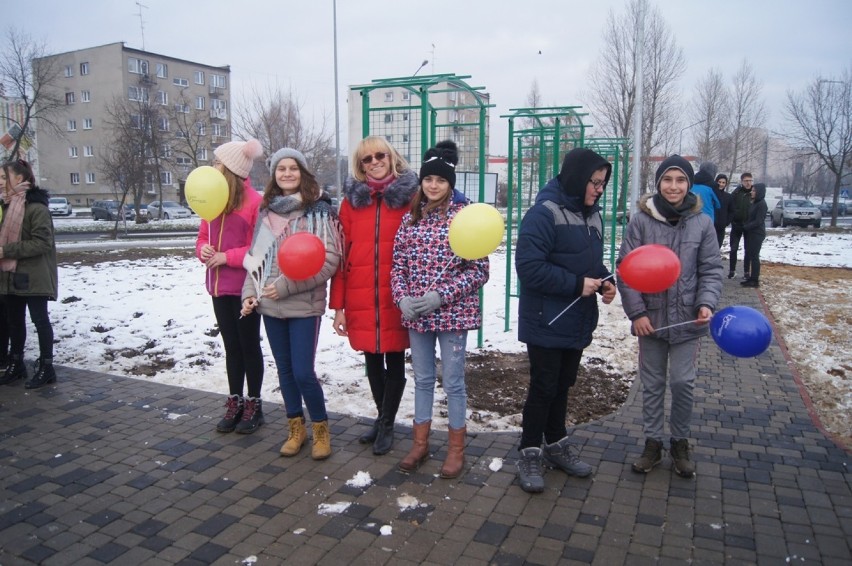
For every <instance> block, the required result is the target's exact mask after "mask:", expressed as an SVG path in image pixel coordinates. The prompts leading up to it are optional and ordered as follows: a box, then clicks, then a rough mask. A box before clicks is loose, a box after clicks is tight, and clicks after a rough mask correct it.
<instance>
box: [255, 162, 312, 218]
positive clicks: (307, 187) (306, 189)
mask: <svg viewBox="0 0 852 566" xmlns="http://www.w3.org/2000/svg"><path fill="white" fill-rule="evenodd" d="M284 159H293V158H292V157H285V158H284ZM284 159H282V160H281V161H284ZM293 161H295V162H296V165H298V166H299V173H300V174H301V175H300V177H301V179H300V181H299V194H300V195H302V208H308V207H310V206H311V205H313V204H314V203H315V202H316V201H318V200H319V197H320V192H321V190H320V186H319V183H318V182H317V178H316V177H314V174H313V173H311V172H310V171H308V170H307V169H305V168H304V167H302V164H301V163H299V160H298V159H293ZM275 166H276V167H278V163H276V164H275ZM283 194H284V191H282V190H281V187H279V186H278V181H276V180H275V170H274V169H273V170H272V178H271V179H269V182H268V183H266V188H265V189H264V190H263V202H262V203H261V204H260V208H269V203H271V202H272V199H274V198H275V197H277V196H279V195H283Z"/></svg>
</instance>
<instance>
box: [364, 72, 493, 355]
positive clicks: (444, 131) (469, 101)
mask: <svg viewBox="0 0 852 566" xmlns="http://www.w3.org/2000/svg"><path fill="white" fill-rule="evenodd" d="M469 78H470V76H469V75H456V74H454V73H444V74H438V75H421V76H413V77H395V78H387V79H376V80H373V81H372V82H370V83H369V84H363V85H355V86H352V87H350V90H352V91H357V92H358V94H359V96H360V99H361V137H362V138H364V137H367V136H371V135H373V136H376V135H378V136H384V137H385V138H386V139H387V140H388V142H389V143H390V144H392V145H393V146H394V148H396V150H397V151H398V152H399V153H400V154H402V156H403V157H405V158H406V160H407V161H408V162H409V164H410V165H411V167H412V169H414V170H415V171H417V170H418V169H419V168H420V163H421V161H422V158H423V152H424V151H425V150H426V149H428V148H429V147H433V146H434V145H435V144H436V143H437V142H439V141H441V140H445V139H450V140H453V141H454V142H456V144H457V145H458V147H459V163H458V165H457V166H456V169H457V171H459V172H478V173H480V174H479V175H478V177H479V179H478V180H479V190H478V197H477V199H476V200H477V202H484V201H485V175H484V173H485V172H486V171H487V170H488V167H487V160H486V152H487V148H488V108H491V107H493V106H494V105H493V104H491V103H490V102H489V97H488V95H487V94H486V93H485V92H484V90H485V87H482V86H476V87H474V86H470V85H469V84H468V83H467V79H469ZM397 93H399V94H400V97H399V102H401V104H397V98H396V94H397ZM371 95H374V97H375V96H381V97H382V99H380V100H372V101H371ZM389 103H390V104H389ZM480 304H484V303H483V296H482V291H481V290H480ZM483 312H484V309H483ZM482 345H483V335H482V328H481V327H480V329H479V334H478V346H479V347H480V348H481V347H482Z"/></svg>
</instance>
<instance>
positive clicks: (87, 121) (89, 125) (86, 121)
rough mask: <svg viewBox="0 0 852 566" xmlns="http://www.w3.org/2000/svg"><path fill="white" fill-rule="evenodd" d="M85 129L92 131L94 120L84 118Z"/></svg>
mask: <svg viewBox="0 0 852 566" xmlns="http://www.w3.org/2000/svg"><path fill="white" fill-rule="evenodd" d="M83 129H84V130H91V129H92V119H91V118H83Z"/></svg>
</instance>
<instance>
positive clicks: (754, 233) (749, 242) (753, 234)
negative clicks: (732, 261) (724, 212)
mask: <svg viewBox="0 0 852 566" xmlns="http://www.w3.org/2000/svg"><path fill="white" fill-rule="evenodd" d="M767 210H768V206H767V204H766V185H765V184H763V183H755V185H754V186H753V187H752V189H751V207H750V208H749V209H748V218H747V219H746V222H745V224H743V232H744V233H745V236H746V239H745V241H746V257H747V258H748V261H749V263H748V264H747V265H745V267H743V269H744V270H745V271H747V272H748V273H749V275H750V277H749V278H748V279H746V280H745V281H742V282H741V283H740V285H742V286H743V287H760V248H761V247H763V240H764V239H766V213H767Z"/></svg>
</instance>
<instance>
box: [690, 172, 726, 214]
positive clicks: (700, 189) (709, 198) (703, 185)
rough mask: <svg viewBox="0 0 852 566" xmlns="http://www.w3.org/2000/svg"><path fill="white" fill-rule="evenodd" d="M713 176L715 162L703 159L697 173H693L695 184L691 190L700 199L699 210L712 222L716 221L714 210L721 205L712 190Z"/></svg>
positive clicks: (713, 184)
mask: <svg viewBox="0 0 852 566" xmlns="http://www.w3.org/2000/svg"><path fill="white" fill-rule="evenodd" d="M715 176H716V164H715V163H712V162H710V161H705V162H704V163H702V164H701V165H700V166H699V169H698V173H696V174H695V184H694V185H693V186H692V192H693V193H695V194H696V195H698V197H699V198H700V199H701V212H703V213H704V214H706V215H707V216H709V217H710V219H711V220H713V222H714V223H715V221H716V210H717V209H718V208H719V207H720V206H721V203H720V202H719V198H718V197H717V196H716V193H715V191H714V190H713V187H714V186H715V182H714V177H715Z"/></svg>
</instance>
